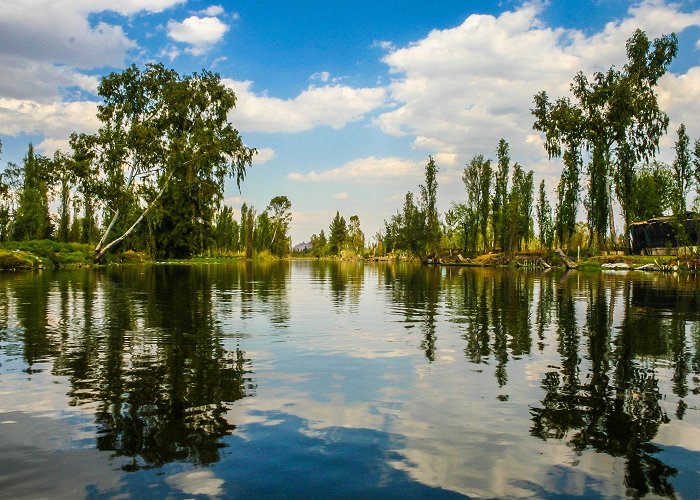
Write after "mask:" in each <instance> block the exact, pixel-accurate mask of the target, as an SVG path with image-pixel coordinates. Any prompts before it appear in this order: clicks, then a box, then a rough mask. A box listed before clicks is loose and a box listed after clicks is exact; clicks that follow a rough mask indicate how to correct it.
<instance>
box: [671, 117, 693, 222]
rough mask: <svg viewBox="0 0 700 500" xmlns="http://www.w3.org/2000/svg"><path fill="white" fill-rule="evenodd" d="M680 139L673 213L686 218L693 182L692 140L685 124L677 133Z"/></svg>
mask: <svg viewBox="0 0 700 500" xmlns="http://www.w3.org/2000/svg"><path fill="white" fill-rule="evenodd" d="M676 133H677V134H678V139H677V140H676V144H675V150H676V157H675V158H674V160H673V164H672V168H673V186H672V190H671V193H672V199H671V208H672V209H673V213H674V214H677V215H681V216H683V217H685V213H686V201H685V199H686V196H688V192H689V191H690V184H691V182H692V178H693V176H692V163H691V159H690V138H689V137H688V134H687V133H686V131H685V124H683V123H681V124H680V126H679V127H678V130H677V132H676Z"/></svg>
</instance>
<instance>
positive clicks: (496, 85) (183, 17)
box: [0, 0, 700, 243]
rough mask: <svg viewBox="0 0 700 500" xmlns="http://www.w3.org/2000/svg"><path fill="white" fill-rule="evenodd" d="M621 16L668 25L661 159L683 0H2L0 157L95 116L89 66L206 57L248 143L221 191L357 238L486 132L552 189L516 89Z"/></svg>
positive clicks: (688, 56)
mask: <svg viewBox="0 0 700 500" xmlns="http://www.w3.org/2000/svg"><path fill="white" fill-rule="evenodd" d="M636 28H642V29H644V30H645V31H647V33H648V34H649V35H650V36H652V37H655V36H659V35H661V34H665V33H670V32H676V33H677V34H678V36H679V39H680V55H679V57H678V59H677V60H676V61H675V62H674V64H673V65H672V67H671V71H670V72H669V74H668V75H666V76H665V77H664V78H663V79H662V81H661V83H660V86H659V96H660V102H661V104H662V106H663V108H664V110H665V111H666V112H667V113H668V114H669V116H670V117H671V126H670V127H669V134H668V136H667V137H665V138H664V140H663V143H662V150H661V153H660V157H661V159H665V160H669V159H670V158H671V157H672V145H673V141H674V138H675V137H674V136H675V132H674V131H675V129H676V128H677V126H678V124H679V123H681V122H683V123H685V124H686V126H687V128H688V131H689V133H690V136H691V138H692V139H695V138H698V137H700V124H698V121H697V118H696V117H697V116H700V43H699V40H700V2H698V1H680V2H673V3H672V2H665V1H662V0H649V1H642V2H629V1H620V0H607V1H604V0H579V1H554V0H552V1H531V2H521V1H514V0H502V1H498V2H495V1H480V2H475V1H466V0H462V1H456V0H443V1H440V0H437V1H434V2H425V1H401V2H389V1H380V0H375V1H372V2H370V1H353V2H347V1H340V0H338V1H330V2H329V1H327V0H326V1H311V0H298V1H282V0H278V1H270V0H241V1H235V2H216V1H212V2H210V1H203V0H189V1H188V0H102V1H100V2H89V1H82V0H62V1H60V2H56V1H55V0H0V69H1V70H2V75H3V76H2V78H0V140H2V142H3V146H4V151H3V157H2V159H1V160H0V161H1V162H2V165H4V164H6V162H7V161H15V162H17V161H20V160H21V158H22V156H23V154H24V152H25V150H26V146H27V143H29V142H30V141H31V142H33V143H34V144H35V145H36V146H37V147H38V149H39V150H40V151H42V152H44V153H45V154H52V153H53V151H54V150H56V149H57V148H61V149H65V148H66V140H67V137H68V135H69V134H70V132H72V131H80V132H91V131H94V130H95V129H96V127H97V121H96V119H95V106H96V102H98V97H97V96H96V95H95V89H96V87H97V83H98V81H99V77H100V76H101V75H104V74H107V73H109V72H111V71H119V70H120V69H122V68H124V67H126V66H127V65H129V64H132V63H136V64H138V65H143V64H145V63H146V62H149V61H162V62H164V63H165V64H166V65H168V66H170V67H173V68H175V69H176V70H178V71H179V72H180V73H182V74H184V73H190V72H193V71H200V70H201V69H209V70H213V71H216V72H218V73H219V74H220V75H221V76H222V78H223V79H224V81H225V83H226V84H227V85H229V86H230V87H231V88H233V89H234V90H235V91H236V94H237V96H238V106H237V109H236V110H235V111H234V112H233V113H232V114H231V120H232V122H233V123H234V124H235V125H236V127H237V128H238V129H239V130H240V131H241V133H242V135H243V137H244V140H245V142H246V143H247V144H248V145H250V146H253V147H256V148H258V150H259V152H260V154H259V155H258V157H257V159H256V161H255V165H254V166H253V168H251V169H250V171H249V174H248V176H247V178H246V180H245V182H244V183H243V185H242V189H241V192H240V193H239V192H238V190H237V189H236V188H235V183H233V182H230V183H229V184H228V187H227V190H226V201H227V203H228V204H230V205H232V206H233V207H234V209H236V210H237V209H238V208H239V207H240V205H241V204H242V203H243V202H244V201H246V202H248V203H250V204H252V205H254V206H255V207H256V208H257V209H258V210H263V209H264V208H265V206H266V205H267V204H268V202H269V200H270V199H271V198H273V197H274V196H276V195H280V194H284V195H287V196H288V197H289V198H290V200H291V201H292V207H293V222H292V237H293V240H294V242H295V243H297V242H299V241H302V240H308V238H309V237H310V235H311V234H312V233H317V232H318V231H320V230H321V229H326V230H327V228H328V225H329V224H330V221H331V219H332V217H333V215H334V214H335V211H336V210H339V211H340V212H341V214H343V215H344V216H345V217H346V218H349V217H350V216H351V215H353V214H357V215H359V216H360V220H361V223H362V227H363V230H364V231H365V234H366V235H367V236H368V237H371V236H373V235H374V234H375V233H376V231H377V230H379V229H380V228H381V227H382V222H383V220H384V219H387V218H388V217H390V216H391V215H392V214H393V213H395V212H396V210H397V209H399V208H400V206H401V203H402V198H403V195H404V193H405V192H406V191H408V190H412V191H417V188H418V185H419V184H420V182H421V180H422V173H423V167H424V165H425V162H426V160H427V157H428V155H433V156H434V157H435V158H436V160H437V163H438V167H439V169H440V176H439V188H438V195H439V200H440V208H441V209H443V210H446V209H447V208H448V206H449V203H450V202H451V201H460V200H461V199H463V198H464V189H463V186H462V182H461V179H460V178H461V172H462V169H463V168H464V165H465V163H466V162H468V161H469V159H470V158H471V157H473V156H474V155H476V154H484V155H485V156H487V157H492V158H493V157H494V156H495V153H494V151H495V148H496V144H497V142H498V140H499V138H501V137H503V138H505V139H506V141H508V143H509V144H510V147H511V157H512V160H513V161H517V162H519V163H520V164H522V165H523V166H524V167H525V168H526V169H528V170H529V169H532V170H534V171H535V177H536V180H537V181H538V182H539V180H540V179H544V180H545V181H546V183H547V186H548V188H549V189H550V194H552V195H553V188H554V186H555V185H556V182H557V179H558V176H559V172H560V168H561V167H560V165H559V163H558V162H557V161H549V160H548V159H547V157H546V155H545V153H544V150H543V148H542V141H541V137H539V135H538V134H536V133H535V132H534V131H533V130H532V118H531V115H530V112H529V108H530V107H531V105H532V97H533V95H534V94H535V93H536V92H538V91H540V90H547V91H548V92H549V93H550V95H552V96H560V95H566V94H568V87H569V83H570V82H571V79H572V77H573V76H574V75H575V73H576V72H577V71H578V70H582V71H584V72H585V73H591V72H593V71H595V70H602V69H606V68H608V67H609V66H611V65H617V66H621V65H622V64H624V61H625V51H624V44H625V41H626V39H627V38H628V37H629V36H630V35H631V34H632V32H633V31H634V29H636Z"/></svg>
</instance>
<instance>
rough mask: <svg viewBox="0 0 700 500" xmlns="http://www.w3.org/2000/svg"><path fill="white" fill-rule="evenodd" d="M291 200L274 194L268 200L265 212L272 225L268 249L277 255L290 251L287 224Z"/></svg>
mask: <svg viewBox="0 0 700 500" xmlns="http://www.w3.org/2000/svg"><path fill="white" fill-rule="evenodd" d="M291 209H292V202H291V201H289V198H287V197H286V196H275V197H274V198H272V199H271V200H270V204H269V205H268V206H267V209H266V212H267V214H268V217H269V219H270V224H271V227H272V238H271V239H270V245H269V250H270V252H271V253H272V254H273V255H275V256H277V257H284V256H285V255H288V254H289V252H290V247H291V245H290V244H289V225H290V224H291V222H292V212H291Z"/></svg>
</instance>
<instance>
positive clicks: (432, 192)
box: [420, 156, 440, 252]
mask: <svg viewBox="0 0 700 500" xmlns="http://www.w3.org/2000/svg"><path fill="white" fill-rule="evenodd" d="M437 173H438V167H437V165H436V164H435V160H434V159H433V157H432V156H429V157H428V163H427V164H426V165H425V184H422V185H421V186H420V199H421V207H420V208H421V211H422V213H423V214H424V217H425V242H426V247H427V248H426V250H427V251H428V252H436V251H437V250H438V248H439V246H440V219H439V216H438V211H437V187H438V182H437Z"/></svg>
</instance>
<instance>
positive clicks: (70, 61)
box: [0, 0, 183, 68]
mask: <svg viewBox="0 0 700 500" xmlns="http://www.w3.org/2000/svg"><path fill="white" fill-rule="evenodd" d="M182 1H183V0H127V1H123V0H105V1H102V2H85V1H82V0H65V1H61V2H56V1H52V0H25V1H22V2H3V4H2V15H0V53H2V54H4V55H12V56H15V57H22V58H26V59H27V60H29V61H42V62H46V63H50V64H65V65H68V66H71V67H74V68H93V67H102V66H113V67H118V66H121V65H123V63H124V60H125V56H126V53H127V51H129V50H132V49H135V48H136V43H135V42H134V41H133V40H131V39H129V38H128V37H127V36H126V34H125V33H124V30H123V29H122V27H121V26H119V25H115V24H108V23H105V22H99V23H97V24H96V25H93V24H91V22H90V19H89V17H90V16H91V15H93V14H99V13H101V12H104V11H108V10H109V11H114V12H118V13H120V14H124V15H130V14H134V13H137V12H144V11H145V12H161V11H163V10H165V9H167V8H169V7H172V6H174V5H177V4H179V3H182Z"/></svg>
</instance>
